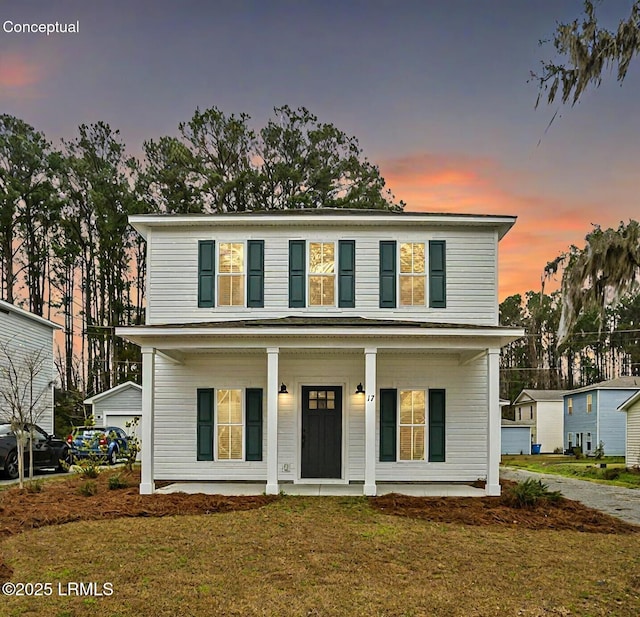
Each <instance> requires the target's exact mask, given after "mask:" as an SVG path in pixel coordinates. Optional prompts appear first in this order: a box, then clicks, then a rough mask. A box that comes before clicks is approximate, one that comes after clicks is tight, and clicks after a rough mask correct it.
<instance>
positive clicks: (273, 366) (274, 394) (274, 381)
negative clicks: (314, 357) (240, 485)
mask: <svg viewBox="0 0 640 617" xmlns="http://www.w3.org/2000/svg"><path fill="white" fill-rule="evenodd" d="M279 351H280V350H279V348H278V347H267V487H266V493H267V495H277V494H278V492H279V489H278V353H279Z"/></svg>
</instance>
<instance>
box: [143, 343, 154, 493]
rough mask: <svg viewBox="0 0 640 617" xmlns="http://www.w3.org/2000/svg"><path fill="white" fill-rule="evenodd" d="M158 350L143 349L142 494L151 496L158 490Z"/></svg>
mask: <svg viewBox="0 0 640 617" xmlns="http://www.w3.org/2000/svg"><path fill="white" fill-rule="evenodd" d="M155 374H156V350H155V349H154V348H153V347H143V348H142V418H141V424H142V426H141V427H140V428H141V430H140V432H141V438H140V447H141V451H140V458H141V463H142V468H141V470H140V494H141V495H151V494H153V493H154V491H155V489H156V485H155V482H154V470H153V433H154V430H153V429H154V417H153V416H154V398H155Z"/></svg>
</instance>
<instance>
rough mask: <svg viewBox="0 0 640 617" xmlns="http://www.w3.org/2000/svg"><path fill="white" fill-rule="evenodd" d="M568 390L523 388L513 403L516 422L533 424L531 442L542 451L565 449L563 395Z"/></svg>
mask: <svg viewBox="0 0 640 617" xmlns="http://www.w3.org/2000/svg"><path fill="white" fill-rule="evenodd" d="M565 392H566V390H528V389H527V390H523V391H522V392H520V394H519V395H518V397H517V398H516V400H515V401H514V403H513V407H514V411H515V422H516V424H519V425H522V426H531V439H532V442H531V443H538V444H540V446H541V447H540V452H549V453H550V452H554V451H555V450H562V449H563V446H562V444H563V440H562V438H563V407H562V397H563V395H564V394H565Z"/></svg>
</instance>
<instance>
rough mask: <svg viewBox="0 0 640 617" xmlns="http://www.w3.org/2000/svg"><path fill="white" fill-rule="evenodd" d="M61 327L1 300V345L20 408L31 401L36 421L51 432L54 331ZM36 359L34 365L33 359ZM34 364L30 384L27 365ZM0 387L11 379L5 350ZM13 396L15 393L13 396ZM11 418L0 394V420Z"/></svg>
mask: <svg viewBox="0 0 640 617" xmlns="http://www.w3.org/2000/svg"><path fill="white" fill-rule="evenodd" d="M60 329H61V327H60V326H59V325H57V324H55V323H53V322H51V321H49V320H48V319H44V318H43V317H39V316H38V315H34V314H33V313H30V312H29V311H25V310H24V309H21V308H20V307H18V306H15V305H14V304H10V303H9V302H5V301H4V300H0V346H2V349H3V350H4V349H6V350H7V352H8V353H9V356H10V358H11V364H12V365H13V369H14V370H15V373H14V374H15V375H16V377H15V378H14V385H17V386H18V389H19V390H20V391H21V394H20V395H19V396H20V398H21V399H22V404H23V405H24V407H23V409H25V410H27V409H28V408H29V406H30V405H31V403H30V401H37V403H33V406H34V407H35V410H36V412H37V417H36V418H34V420H35V422H36V424H38V425H39V426H40V427H42V428H43V429H44V430H45V431H47V432H48V433H53V428H54V422H53V388H54V381H55V379H56V371H55V366H54V363H53V333H54V332H55V331H56V330H60ZM36 359H37V360H38V362H37V363H36V364H34V360H36ZM29 364H31V365H32V366H37V372H36V374H35V376H34V379H33V384H29V381H30V378H29V370H28V366H29ZM0 366H1V367H2V370H0V389H2V390H3V391H6V389H7V388H8V387H9V384H10V381H9V378H8V377H7V374H6V370H7V369H9V368H11V367H10V366H9V360H8V359H7V356H6V354H5V353H4V351H3V352H2V353H0ZM14 399H15V396H14ZM10 417H11V409H10V405H8V403H7V402H6V400H5V397H4V396H0V420H2V419H5V420H6V419H9V418H10Z"/></svg>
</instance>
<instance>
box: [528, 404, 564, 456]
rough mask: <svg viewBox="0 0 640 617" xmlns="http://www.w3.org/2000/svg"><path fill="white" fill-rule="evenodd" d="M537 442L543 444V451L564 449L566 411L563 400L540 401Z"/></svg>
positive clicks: (537, 410)
mask: <svg viewBox="0 0 640 617" xmlns="http://www.w3.org/2000/svg"><path fill="white" fill-rule="evenodd" d="M534 405H536V407H537V409H536V413H537V436H536V439H537V443H539V444H541V445H542V447H541V448H540V451H541V452H553V451H554V450H555V449H556V448H560V449H561V450H562V449H563V443H564V411H563V407H562V401H538V403H537V404H536V403H534Z"/></svg>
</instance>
